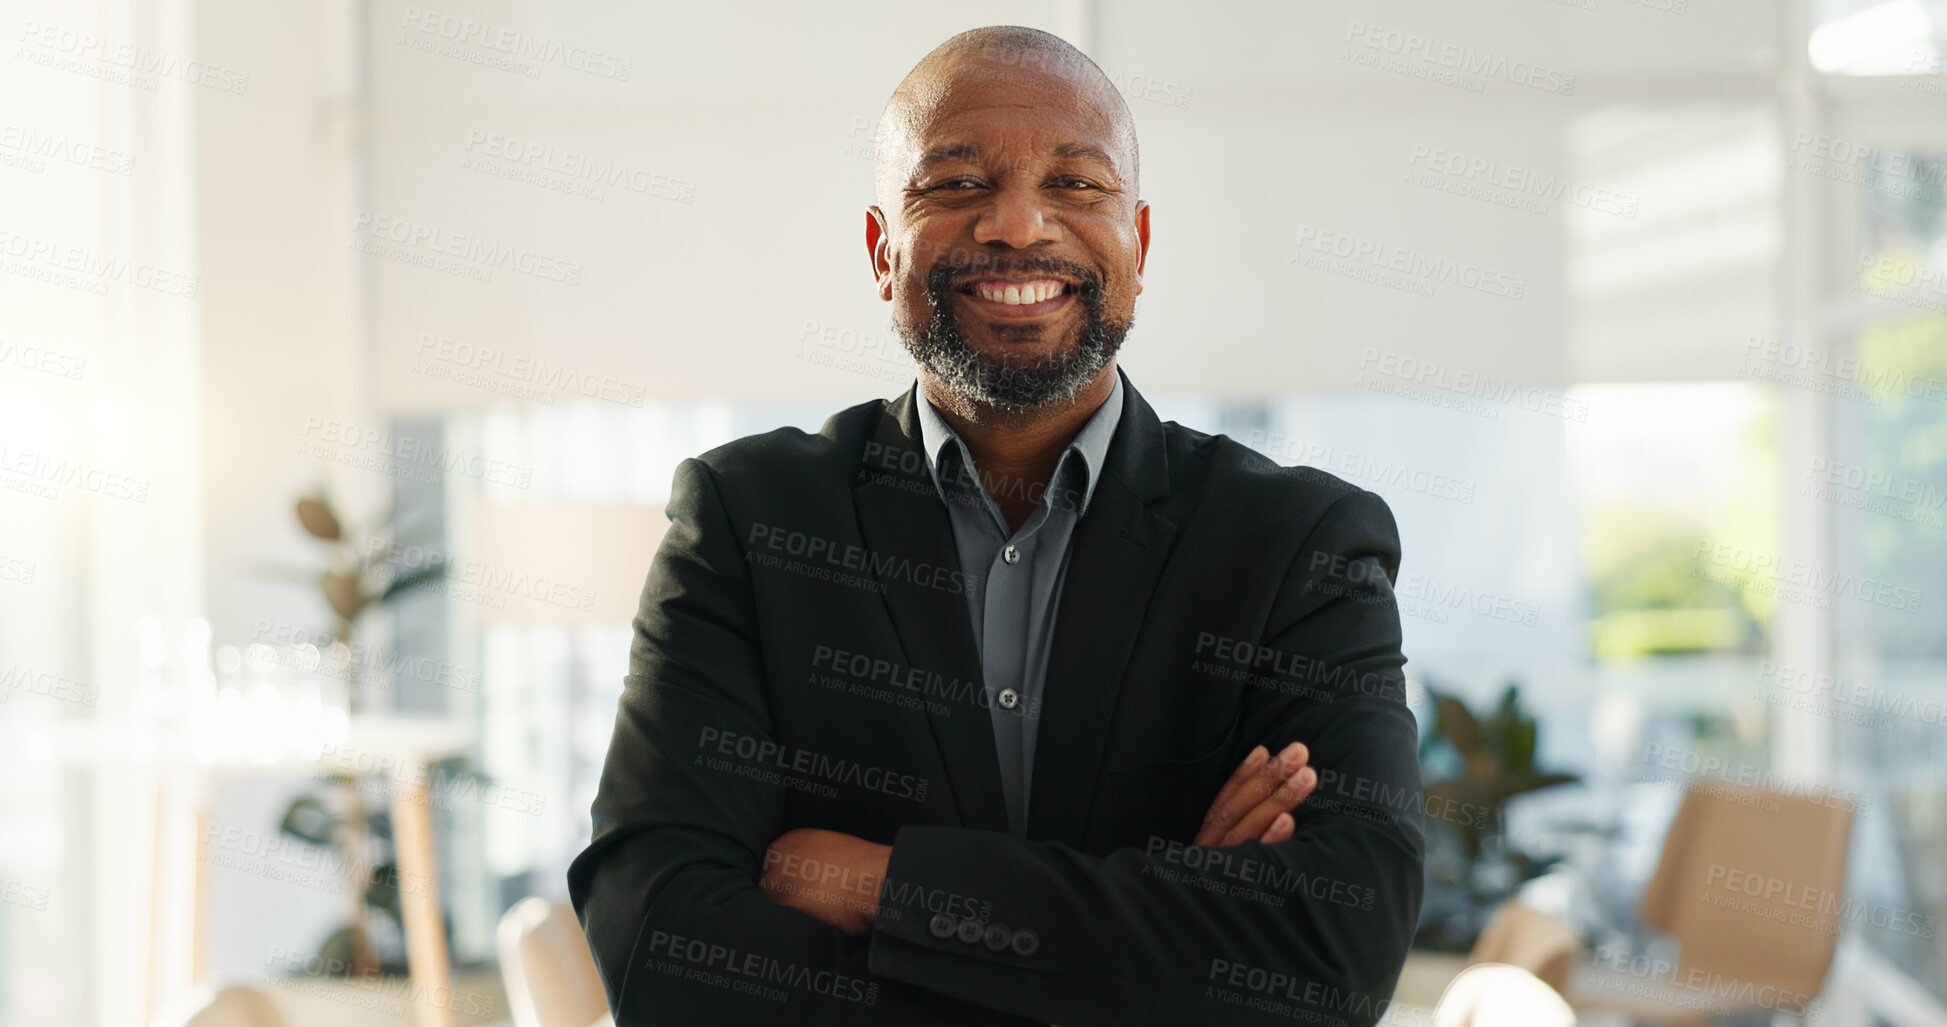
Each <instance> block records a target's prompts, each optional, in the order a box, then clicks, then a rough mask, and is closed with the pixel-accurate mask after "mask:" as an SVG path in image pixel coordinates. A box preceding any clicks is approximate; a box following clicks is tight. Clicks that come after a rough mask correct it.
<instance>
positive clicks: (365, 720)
mask: <svg viewBox="0 0 1947 1027" xmlns="http://www.w3.org/2000/svg"><path fill="white" fill-rule="evenodd" d="M195 734H196V732H195V731H194V730H192V729H190V728H186V727H184V726H182V725H171V726H168V727H162V728H155V727H138V726H136V725H134V724H133V723H113V722H106V723H105V722H100V721H88V722H80V723H76V724H73V725H71V726H68V727H66V728H65V729H64V730H63V731H61V732H60V733H59V734H58V735H57V736H56V739H55V744H56V751H57V752H58V753H59V754H60V756H61V758H63V759H65V760H68V761H70V762H72V763H75V764H79V765H83V766H100V765H106V764H110V763H123V762H151V761H152V762H153V763H154V764H155V765H157V766H158V767H160V768H162V769H163V770H164V771H165V772H166V776H165V778H164V779H163V780H162V781H161V782H159V783H158V785H157V787H156V790H155V793H154V797H153V801H154V803H155V810H156V814H155V823H154V827H153V832H152V836H151V840H150V841H151V845H152V846H153V851H152V852H151V854H150V860H149V865H150V875H151V878H150V885H149V887H150V895H151V896H152V898H151V904H150V909H149V911H148V921H147V923H146V924H145V934H146V945H145V955H144V961H145V964H146V969H145V972H144V976H143V980H144V984H145V986H146V987H147V988H148V989H149V990H148V997H147V998H145V1000H144V1006H145V1013H146V1012H147V1009H149V1008H153V1003H156V1002H159V1001H164V1000H166V998H167V996H168V995H170V994H172V993H175V992H179V991H181V990H183V989H184V988H198V987H201V986H202V985H203V984H204V977H205V976H206V975H207V973H208V965H209V963H208V956H207V953H208V950H209V918H208V915H207V913H208V911H207V908H206V907H207V904H208V900H209V893H210V880H209V878H210V867H211V864H212V857H213V855H215V853H213V851H212V846H213V845H214V844H216V841H215V839H213V838H212V832H211V830H210V826H211V820H210V812H209V795H210V788H211V787H212V784H213V782H214V781H215V779H217V778H218V777H221V776H230V777H238V776H251V775H259V774H275V775H285V774H289V773H290V772H291V771H293V770H323V771H334V772H335V771H338V770H340V769H342V768H337V767H332V766H329V765H324V764H322V763H321V762H320V760H321V754H320V753H316V752H312V753H305V752H298V751H294V750H291V749H283V750H279V751H277V752H276V753H275V754H274V755H273V756H272V757H271V758H268V759H263V758H257V757H255V756H254V755H251V754H248V753H240V752H236V751H230V750H223V751H215V752H212V751H205V750H203V749H201V748H200V747H199V745H198V744H197V741H196V738H195V737H194V736H195ZM336 745H337V750H336V751H337V752H338V753H339V754H343V755H347V756H355V757H357V759H356V760H355V761H354V765H355V766H360V765H370V766H376V767H381V768H387V772H388V773H389V774H390V779H389V780H388V782H387V786H386V787H387V791H388V793H389V794H390V797H391V805H392V830H393V842H394V845H395V846H396V849H397V851H396V853H395V856H396V863H397V866H398V871H399V875H400V880H402V881H414V882H418V883H419V884H420V886H419V887H415V888H411V889H404V890H402V894H401V895H400V897H399V898H400V906H401V912H402V913H403V918H404V922H405V932H406V939H405V940H406V961H407V965H408V969H409V972H410V973H411V979H412V985H413V988H414V991H415V993H416V994H421V995H445V994H449V993H450V992H451V990H452V982H453V976H452V966H451V964H450V962H449V960H448V955H447V944H446V924H445V921H444V920H443V919H441V916H440V908H439V906H440V900H439V877H438V870H439V857H438V852H437V850H436V848H435V835H434V831H433V809H434V805H435V802H436V801H444V799H443V797H442V798H438V799H437V800H436V797H435V796H433V795H432V794H430V789H429V786H428V783H427V782H428V780H429V776H428V773H427V768H428V767H429V766H431V765H432V764H434V763H437V762H439V761H440V760H442V759H444V758H446V757H448V756H452V755H456V754H459V753H464V752H466V751H467V750H468V749H470V748H471V747H472V745H473V729H472V728H471V727H470V726H469V725H466V724H463V723H458V722H454V721H450V720H446V719H444V718H436V717H413V716H391V715H370V716H365V715H360V716H354V717H351V718H349V719H348V721H347V722H346V727H345V734H344V737H343V739H341V740H339V741H338V742H337V743H336ZM172 781H173V782H174V783H173V784H172ZM185 829H186V830H188V831H190V833H189V834H188V835H187V837H188V838H189V839H190V843H191V844H192V845H193V846H194V850H193V851H194V855H193V858H191V859H189V860H187V861H185V862H186V866H178V865H177V864H176V863H173V862H165V858H164V854H165V853H167V852H169V851H170V850H172V849H174V848H175V847H176V846H175V845H173V844H172V840H173V839H182V838H184V837H185V836H184V834H183V830H185ZM351 865H352V866H359V865H361V864H359V863H357V861H352V863H351ZM178 870H180V871H182V872H183V876H185V877H187V878H188V880H187V881H185V882H183V883H184V884H185V885H187V887H188V888H189V902H188V905H189V911H188V914H189V915H188V922H187V923H183V924H177V923H170V922H167V921H165V919H164V917H163V914H162V906H161V903H162V901H163V898H164V896H165V894H166V892H167V890H168V889H171V888H175V887H178V885H176V884H174V883H172V882H173V878H174V877H175V873H174V872H175V871H178ZM158 935H165V936H168V935H173V936H174V937H173V939H172V940H173V941H174V943H175V944H177V945H180V946H182V947H184V948H187V949H188V950H189V959H188V971H189V973H188V980H186V981H185V980H181V979H179V978H177V977H176V976H175V975H165V974H164V972H163V969H162V952H163V945H162V944H161V943H160V941H159V940H158V938H157V936H158ZM165 976H167V977H168V978H171V979H165ZM414 1008H415V1011H416V1012H415V1017H416V1019H417V1022H418V1024H419V1025H420V1027H452V1024H453V1011H452V1009H451V1008H450V1007H449V1006H448V1005H447V1004H446V1003H443V1002H433V1001H427V1002H417V1003H414ZM217 1022H222V1021H217ZM584 1027H585V1025H584Z"/></svg>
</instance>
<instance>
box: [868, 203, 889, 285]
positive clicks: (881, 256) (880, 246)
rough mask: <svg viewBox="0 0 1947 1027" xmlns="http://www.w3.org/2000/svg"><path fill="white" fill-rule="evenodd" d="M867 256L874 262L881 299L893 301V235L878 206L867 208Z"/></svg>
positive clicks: (873, 266)
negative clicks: (887, 227)
mask: <svg viewBox="0 0 1947 1027" xmlns="http://www.w3.org/2000/svg"><path fill="white" fill-rule="evenodd" d="M865 254H866V258H867V259H868V260H870V261H871V262H872V280H873V281H874V282H875V283H877V284H878V287H879V298H880V299H882V300H887V301H890V300H891V299H892V233H891V232H889V231H888V230H887V229H886V215H885V212H884V211H881V210H880V209H879V205H878V204H876V203H875V204H873V205H872V206H870V207H867V208H865Z"/></svg>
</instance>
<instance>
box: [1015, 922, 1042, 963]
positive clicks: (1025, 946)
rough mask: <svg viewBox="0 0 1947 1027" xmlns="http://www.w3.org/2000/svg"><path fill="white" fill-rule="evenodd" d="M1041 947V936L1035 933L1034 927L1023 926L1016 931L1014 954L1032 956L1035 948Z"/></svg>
mask: <svg viewBox="0 0 1947 1027" xmlns="http://www.w3.org/2000/svg"><path fill="white" fill-rule="evenodd" d="M1040 947H1041V936H1040V935H1038V934H1036V933H1034V928H1032V927H1023V928H1021V929H1020V930H1018V931H1015V932H1014V954H1015V955H1018V956H1032V955H1034V950H1035V949H1038V948H1040Z"/></svg>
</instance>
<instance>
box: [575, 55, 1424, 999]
mask: <svg viewBox="0 0 1947 1027" xmlns="http://www.w3.org/2000/svg"><path fill="white" fill-rule="evenodd" d="M882 125H883V126H884V127H883V131H882V134H881V137H880V140H879V144H878V149H877V152H876V167H875V173H876V174H875V190H876V193H877V197H876V198H877V200H878V202H877V203H876V204H874V205H872V206H871V207H870V208H869V209H868V210H867V212H866V218H865V244H866V251H867V254H868V256H869V259H870V262H871V268H872V274H873V278H874V281H875V283H876V286H877V289H878V293H879V296H880V298H881V299H883V300H886V301H887V302H889V303H891V304H892V320H893V323H894V325H895V327H896V329H897V331H898V332H899V335H900V338H901V339H902V340H903V341H904V342H905V344H906V346H907V347H908V349H909V350H910V351H911V352H912V355H913V357H914V360H915V362H916V363H917V365H918V369H919V374H918V380H917V381H916V382H915V383H914V385H913V387H912V388H910V389H909V390H907V391H906V392H905V393H904V394H903V395H901V396H900V397H898V398H896V399H878V400H873V401H871V402H868V403H863V404H860V405H857V406H853V407H850V408H848V409H845V410H842V411H840V412H838V413H837V414H835V415H833V417H832V418H831V419H830V420H829V421H827V422H826V424H825V426H824V428H823V429H822V430H821V431H820V432H819V433H818V434H816V435H807V434H805V433H803V432H800V431H797V430H795V429H788V428H787V429H779V430H777V431H773V432H769V433H766V434H763V435H757V436H752V437H749V438H744V439H739V440H738V441H736V442H732V443H730V444H728V445H725V446H721V447H719V448H717V449H714V450H711V451H710V452H708V453H705V454H703V455H702V456H700V457H697V458H693V459H689V460H685V461H683V463H682V464H681V465H680V466H679V468H678V469H677V472H676V477H675V482H674V485H673V488H672V490H671V498H670V503H669V518H670V522H671V524H670V530H669V533H668V535H667V537H666V538H665V539H664V541H663V543H662V546H661V548H660V549H659V550H658V552H657V554H656V557H655V561H654V563H653V565H652V566H651V568H650V570H649V576H648V581H647V583H646V584H645V587H644V589H643V594H642V601H641V608H640V611H639V613H638V615H637V617H636V620H635V638H634V643H633V646H632V648H631V652H630V666H629V675H628V677H627V679H626V681H625V689H624V693H623V696H622V699H621V702H620V705H619V709H618V712H617V716H616V723H615V733H614V737H613V740H612V742H611V744H610V747H609V753H608V758H607V764H606V766H605V768H604V770H603V775H602V782H601V788H600V792H599V794H598V795H597V797H596V800H595V804H594V810H593V812H594V839H593V841H592V842H591V844H590V845H589V847H588V848H587V850H585V851H584V852H582V853H581V854H580V856H578V857H577V858H576V860H575V862H574V864H573V866H572V867H571V868H570V870H569V874H568V883H569V889H570V894H571V897H572V898H573V901H574V905H575V909H576V911H577V913H578V914H579V916H580V918H581V921H582V925H583V927H584V929H585V931H586V932H587V935H588V941H589V946H590V949H591V950H592V952H593V953H594V956H595V960H596V963H597V965H598V967H599V968H600V971H601V976H602V980H603V984H604V986H605V988H606V989H607V992H608V1000H609V1004H610V1008H611V1009H612V1010H613V1011H614V1014H615V1018H616V1020H617V1022H618V1023H621V1024H705V1023H709V1024H714V1023H738V1024H743V1023H753V1024H800V1023H802V1024H811V1023H818V1024H835V1023H846V1024H852V1023H857V1024H1051V1023H1058V1024H1063V1025H1068V1027H1078V1025H1087V1024H1146V1023H1154V1024H1222V1023H1268V1022H1283V1023H1289V1022H1291V1021H1292V1020H1294V1019H1296V1020H1300V1021H1303V1022H1312V1023H1330V1024H1341V1025H1350V1024H1372V1023H1373V1022H1375V1021H1376V1020H1377V1019H1378V1018H1379V1017H1380V1016H1381V1015H1383V1013H1384V1012H1385V1009H1386V1007H1387V1004H1388V1003H1389V1002H1390V999H1391V995H1392V990H1393V986H1394V984H1395V982H1396V981H1397V978H1398V974H1399V970H1400V967H1401V964H1402V963H1403V961H1404V959H1405V955H1406V950H1407V946H1408V943H1409V941H1410V939H1411V937H1412V933H1413V928H1414V925H1415V922H1416V921H1417V918H1418V912H1419V905H1420V888H1421V859H1422V852H1423V840H1422V835H1421V829H1420V824H1419V818H1420V817H1421V816H1422V815H1423V808H1422V805H1421V792H1420V778H1419V769H1418V763H1417V760H1416V757H1415V741H1416V731H1415V727H1414V722H1413V718H1412V715H1411V713H1410V712H1409V711H1408V709H1407V707H1406V704H1405V701H1404V682H1403V677H1402V674H1401V667H1402V665H1403V664H1404V663H1405V657H1404V656H1403V655H1402V654H1401V651H1400V646H1401V639H1400V624H1399V614H1398V607H1397V604H1396V602H1395V601H1394V596H1393V590H1392V581H1393V580H1394V579H1395V578H1396V577H1397V574H1398V570H1399V539H1398V530H1397V528H1396V526H1395V524H1394V522H1393V518H1392V515H1391V512H1390V511H1389V510H1388V509H1387V507H1386V505H1385V503H1384V502H1383V501H1382V500H1381V499H1380V498H1379V497H1378V496H1376V495H1374V494H1372V493H1370V492H1367V491H1364V490H1362V489H1359V488H1356V487H1353V486H1351V485H1348V484H1346V483H1345V482H1343V481H1340V480H1339V479H1337V478H1335V477H1332V476H1331V475H1329V474H1325V473H1324V472H1321V471H1318V470H1315V469H1311V468H1304V469H1297V468H1282V467H1279V466H1277V465H1275V464H1274V463H1272V462H1271V461H1269V460H1266V459H1264V458H1263V457H1262V456H1260V455H1258V454H1256V453H1254V452H1252V451H1251V450H1249V449H1247V448H1245V447H1243V446H1241V445H1239V444H1237V443H1236V442H1235V441H1233V440H1231V439H1229V438H1227V437H1225V436H1222V435H1216V436H1212V435H1208V434H1205V433H1202V432H1198V431H1194V430H1192V429H1189V428H1185V427H1183V426H1181V425H1178V424H1176V423H1175V422H1168V423H1164V422H1162V421H1160V420H1159V419H1158V418H1157V417H1156V414H1155V412H1154V411H1153V410H1152V409H1151V408H1150V406H1149V404H1148V403H1147V402H1146V401H1144V399H1143V398H1142V395H1141V394H1140V393H1139V392H1137V391H1136V388H1135V386H1134V384H1133V383H1131V382H1130V381H1129V379H1128V376H1127V375H1125V374H1123V373H1122V372H1121V371H1120V370H1119V369H1118V368H1117V367H1116V364H1115V355H1116V352H1117V350H1118V348H1119V347H1120V346H1121V344H1122V342H1123V340H1124V338H1125V336H1126V335H1127V333H1128V331H1129V329H1130V326H1131V325H1132V324H1133V321H1134V314H1135V303H1136V296H1137V295H1138V294H1140V293H1141V292H1142V288H1143V280H1142V274H1143V266H1144V262H1145V259H1146V257H1147V255H1148V251H1149V238H1150V237H1149V220H1150V219H1149V205H1148V204H1147V203H1145V202H1143V201H1142V200H1140V199H1139V198H1138V193H1139V190H1138V187H1137V146H1136V133H1135V127H1134V123H1133V120H1132V119H1131V117H1130V114H1129V110H1128V107H1127V105H1126V104H1125V103H1124V102H1123V99H1122V96H1121V94H1120V93H1118V92H1117V91H1116V89H1115V88H1114V86H1113V85H1112V84H1111V83H1110V82H1109V80H1108V79H1107V77H1106V76H1104V75H1103V74H1102V72H1101V70H1100V69H1099V68H1097V67H1096V66H1095V65H1094V63H1093V62H1091V61H1090V60H1089V59H1088V58H1087V57H1085V56H1084V55H1082V54H1081V53H1080V52H1079V51H1077V50H1075V49H1074V48H1073V47H1071V46H1069V45H1068V44H1067V43H1065V42H1063V41H1061V40H1060V39H1059V38H1057V37H1055V36H1052V35H1049V34H1047V33H1045V32H1040V31H1038V30H1034V29H1027V28H1021V27H1016V26H998V27H991V28H985V29H976V30H973V31H970V32H964V33H961V34H960V35H957V36H955V37H953V38H952V39H950V40H948V41H947V42H946V43H944V44H942V45H941V46H940V47H939V48H938V49H936V50H934V51H933V52H932V53H931V54H929V55H927V57H926V58H925V59H924V60H922V61H921V62H920V63H919V65H918V66H916V67H915V68H914V69H913V71H912V72H911V73H910V74H909V75H907V77H906V79H905V80H904V81H903V82H901V83H900V85H899V88H898V89H897V91H895V93H894V94H893V96H892V98H891V100H890V101H889V102H888V104H887V106H886V112H885V116H884V118H883V119H882ZM1239 370H1240V372H1241V373H1248V371H1249V369H1247V368H1240V369H1239Z"/></svg>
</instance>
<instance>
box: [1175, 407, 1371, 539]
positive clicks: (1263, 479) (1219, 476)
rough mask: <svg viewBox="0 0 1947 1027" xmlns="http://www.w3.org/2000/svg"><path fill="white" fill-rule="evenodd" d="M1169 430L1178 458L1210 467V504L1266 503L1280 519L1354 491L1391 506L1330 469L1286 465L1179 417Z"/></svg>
mask: <svg viewBox="0 0 1947 1027" xmlns="http://www.w3.org/2000/svg"><path fill="white" fill-rule="evenodd" d="M1163 431H1164V434H1165V436H1166V437H1167V438H1168V439H1169V440H1170V448H1171V450H1172V456H1174V455H1175V453H1177V452H1184V453H1188V454H1194V455H1195V457H1196V459H1197V460H1198V461H1199V462H1201V463H1204V464H1205V465H1206V466H1207V468H1208V470H1207V471H1206V472H1205V474H1204V488H1205V489H1206V490H1208V491H1207V495H1206V498H1205V501H1206V502H1209V501H1216V502H1220V503H1240V504H1265V506H1264V507H1263V509H1265V510H1266V511H1267V512H1271V513H1274V514H1276V515H1277V516H1278V518H1279V519H1280V520H1289V519H1290V518H1291V517H1292V516H1293V515H1294V514H1299V513H1302V512H1304V511H1313V512H1315V513H1317V514H1322V513H1324V512H1325V510H1326V509H1328V508H1330V507H1331V506H1332V504H1334V503H1336V502H1338V501H1339V500H1341V499H1344V498H1345V497H1346V496H1348V495H1362V496H1367V497H1370V501H1371V502H1376V503H1378V504H1380V505H1381V506H1382V507H1383V506H1384V505H1385V500H1383V499H1381V498H1380V497H1379V495H1378V494H1377V493H1374V492H1370V491H1367V490H1366V489H1363V488H1360V487H1359V486H1357V485H1354V484H1352V483H1351V482H1349V481H1346V480H1345V479H1344V478H1341V477H1339V476H1338V475H1336V474H1333V473H1331V472H1330V471H1326V470H1323V469H1321V468H1317V467H1310V466H1306V465H1303V464H1298V465H1289V466H1287V465H1285V464H1280V463H1278V462H1277V461H1275V460H1273V459H1271V458H1270V457H1268V456H1265V455H1264V454H1263V453H1260V452H1258V451H1257V450H1255V449H1253V448H1251V447H1250V446H1247V445H1245V444H1244V443H1242V442H1239V441H1237V440H1236V439H1233V438H1231V437H1230V436H1228V435H1221V434H1219V435H1211V434H1209V433H1207V432H1201V431H1198V430H1196V429H1195V428H1186V427H1184V426H1183V425H1180V424H1178V423H1176V422H1175V421H1165V422H1163Z"/></svg>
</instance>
